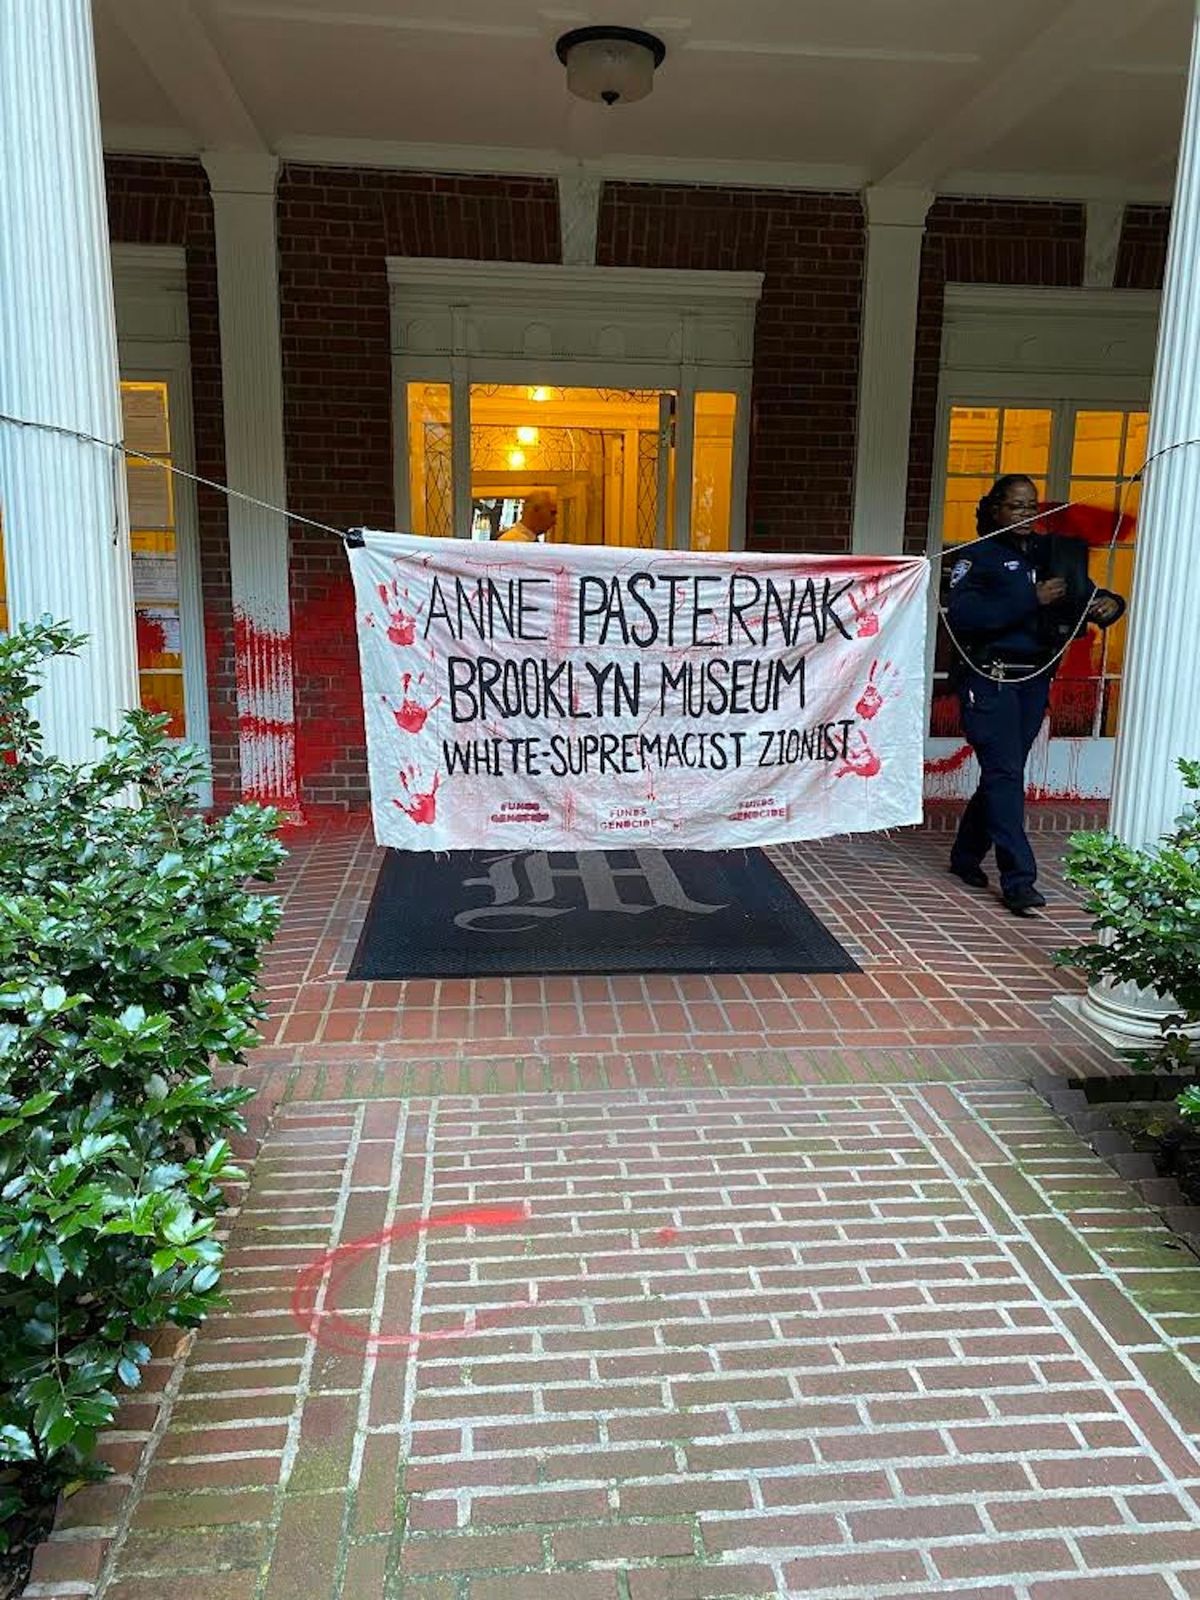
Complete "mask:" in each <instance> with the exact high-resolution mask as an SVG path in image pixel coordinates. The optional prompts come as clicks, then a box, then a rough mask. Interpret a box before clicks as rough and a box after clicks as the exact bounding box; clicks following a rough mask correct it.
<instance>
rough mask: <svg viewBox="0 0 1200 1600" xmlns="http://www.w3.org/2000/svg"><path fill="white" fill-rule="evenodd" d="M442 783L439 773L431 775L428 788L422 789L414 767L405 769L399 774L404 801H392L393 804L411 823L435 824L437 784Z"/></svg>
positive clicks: (419, 776) (420, 780)
mask: <svg viewBox="0 0 1200 1600" xmlns="http://www.w3.org/2000/svg"><path fill="white" fill-rule="evenodd" d="M441 781H442V775H441V773H440V772H435V773H434V775H433V783H432V785H431V787H430V788H428V789H422V788H420V784H421V782H422V779H421V774H420V773H419V772H418V771H417V769H416V767H406V768H405V770H404V771H403V772H402V773H401V774H400V786H401V788H402V789H403V790H404V793H405V796H406V798H405V799H404V800H393V804H394V805H397V806H399V807H400V809H401V811H403V813H404V815H405V816H406V817H410V818H411V819H412V821H413V822H425V823H429V822H436V820H437V792H438V784H439V783H441Z"/></svg>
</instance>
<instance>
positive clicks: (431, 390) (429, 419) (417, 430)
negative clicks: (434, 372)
mask: <svg viewBox="0 0 1200 1600" xmlns="http://www.w3.org/2000/svg"><path fill="white" fill-rule="evenodd" d="M450 438H451V435H450V385H449V384H448V383H410V384H409V385H408V483H409V521H410V523H411V531H412V532H413V533H424V534H428V535H430V536H431V537H436V538H449V536H450V534H451V533H452V532H453V523H454V490H453V470H454V469H453V460H452V456H451V449H450Z"/></svg>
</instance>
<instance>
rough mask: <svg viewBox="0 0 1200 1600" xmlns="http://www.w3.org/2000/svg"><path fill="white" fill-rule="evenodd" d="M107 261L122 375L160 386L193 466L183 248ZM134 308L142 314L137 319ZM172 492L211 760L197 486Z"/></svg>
mask: <svg viewBox="0 0 1200 1600" xmlns="http://www.w3.org/2000/svg"><path fill="white" fill-rule="evenodd" d="M111 259H112V272H113V295H114V299H115V301H116V305H117V310H118V314H119V315H120V314H121V313H124V315H123V316H121V317H120V321H119V322H118V326H117V354H118V361H119V365H120V372H121V377H122V378H123V379H127V380H129V381H131V382H134V383H138V382H147V383H165V384H166V386H167V406H168V416H169V426H170V443H171V458H172V460H173V462H174V464H175V465H176V466H177V467H180V468H182V469H183V471H184V472H194V471H195V468H196V444H195V425H194V422H193V414H192V368H191V349H190V334H189V326H188V319H187V253H186V251H184V250H183V249H181V248H178V247H176V246H174V245H141V244H115V245H113V246H112V247H111ZM138 311H141V312H143V313H145V312H149V315H147V316H145V317H144V320H143V318H142V317H139V316H137V315H136V313H137V312H138ZM173 494H174V502H175V551H176V557H177V560H178V563H179V630H180V642H181V646H182V651H183V696H184V716H185V719H186V723H187V733H186V742H187V743H188V744H191V745H195V746H196V747H197V748H198V749H200V750H202V751H203V752H204V754H205V756H206V757H207V758H208V759H210V760H211V755H212V745H211V735H210V729H209V721H208V671H207V656H206V651H205V646H204V601H203V592H202V586H201V578H200V523H199V512H198V509H197V504H196V486H195V484H194V483H192V482H191V481H190V480H189V479H187V478H176V479H175V481H174V485H173ZM198 798H199V800H200V803H201V804H202V805H208V804H210V803H211V801H212V783H211V779H206V780H205V781H204V782H203V783H202V784H201V786H200V791H199V795H198Z"/></svg>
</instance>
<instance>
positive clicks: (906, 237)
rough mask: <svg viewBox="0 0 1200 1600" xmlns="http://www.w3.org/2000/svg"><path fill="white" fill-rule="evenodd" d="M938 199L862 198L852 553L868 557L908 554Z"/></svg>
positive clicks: (896, 193)
mask: <svg viewBox="0 0 1200 1600" xmlns="http://www.w3.org/2000/svg"><path fill="white" fill-rule="evenodd" d="M932 199H933V196H932V195H931V194H930V193H929V191H928V190H925V189H905V188H894V189H893V188H870V189H866V190H864V192H863V208H864V210H865V212H866V217H867V264H866V281H865V283H864V285H863V308H862V340H861V344H860V348H859V369H858V434H857V446H856V449H855V457H854V524H853V532H852V547H853V549H854V550H855V551H856V552H862V553H863V554H871V555H900V554H901V553H902V552H903V549H904V511H905V502H906V495H907V489H908V441H909V432H910V430H911V426H912V386H913V357H914V353H915V349H916V342H917V292H918V288H919V285H920V278H921V242H922V240H923V239H924V237H925V217H926V214H927V213H928V211H929V206H930V202H931V201H932Z"/></svg>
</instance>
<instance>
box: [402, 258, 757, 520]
mask: <svg viewBox="0 0 1200 1600" xmlns="http://www.w3.org/2000/svg"><path fill="white" fill-rule="evenodd" d="M387 275H388V284H389V292H390V301H391V329H392V384H393V411H394V413H395V415H396V416H397V418H398V419H399V418H400V416H401V413H402V412H403V411H404V407H405V402H406V396H405V393H404V386H405V385H406V384H408V383H413V382H421V381H425V382H434V383H447V382H448V383H450V384H451V386H452V408H451V410H452V422H451V427H452V435H451V437H452V441H453V444H452V448H453V455H454V486H455V531H456V532H457V531H458V529H459V528H460V527H463V526H465V525H466V523H468V522H469V518H468V517H467V516H466V513H467V511H468V510H469V483H470V434H469V430H468V428H467V426H466V419H467V417H468V416H469V409H470V407H469V398H470V385H471V384H472V383H551V384H555V385H562V386H563V387H580V388H596V387H601V388H616V389H628V388H637V389H659V390H664V391H667V390H669V391H673V392H674V393H676V394H677V395H678V397H679V403H678V407H677V414H676V457H675V461H676V483H677V488H676V500H675V517H674V525H673V527H672V528H671V529H669V530H668V538H669V541H670V543H671V544H672V546H673V547H674V548H680V547H684V548H686V544H687V542H688V537H689V531H690V520H691V487H692V486H691V474H690V468H689V462H690V457H691V440H692V433H693V428H694V420H695V419H694V415H693V408H694V404H695V394H696V391H697V390H698V389H700V390H705V391H709V390H718V391H728V392H731V393H733V394H734V395H735V397H736V403H737V411H736V418H737V421H736V424H735V430H734V450H733V468H732V473H733V476H732V485H731V488H732V492H733V493H734V494H740V497H741V498H740V499H738V500H737V501H735V503H734V505H733V508H732V514H731V526H730V542H731V545H732V547H733V548H741V547H742V545H743V544H744V540H745V488H746V481H747V476H748V457H749V437H750V427H749V421H750V418H749V412H750V394H751V386H752V381H753V318H754V312H755V307H756V305H757V302H758V299H759V296H760V295H761V293H762V285H763V275H762V274H761V273H758V272H687V271H661V272H660V271H656V270H646V269H642V268H633V267H585V266H559V265H525V264H523V263H519V262H474V261H473V262H463V261H457V260H451V261H445V260H432V259H429V258H425V257H419V258H399V257H389V258H388V261H387ZM631 329H632V330H633V332H634V334H635V335H637V338H636V339H634V340H633V341H632V346H631V347H629V348H627V349H626V350H625V352H624V353H621V352H620V350H619V349H618V350H616V351H614V350H613V349H612V348H611V344H610V341H609V337H608V336H609V335H611V334H613V332H614V330H617V331H618V333H619V334H620V335H621V336H620V337H618V338H617V340H616V344H617V345H618V347H619V346H620V345H622V344H624V342H625V341H624V334H627V333H628V332H629V331H630V330H631ZM639 349H640V351H641V354H640V356H639V353H638V352H639ZM531 351H537V352H542V353H530V352H531ZM601 352H603V353H601ZM395 435H396V440H397V445H398V446H399V443H400V442H401V441H406V440H407V429H406V428H405V427H404V426H403V424H402V423H401V422H400V421H399V420H398V421H397V424H396V429H395ZM406 470H407V452H406V453H405V459H404V461H403V462H401V461H397V462H396V464H395V467H394V479H395V509H396V515H397V518H399V517H400V516H401V513H402V512H403V511H404V509H405V507H406V505H407V493H406V489H405V485H404V481H403V474H404V473H405V472H406ZM464 486H465V487H464Z"/></svg>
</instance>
